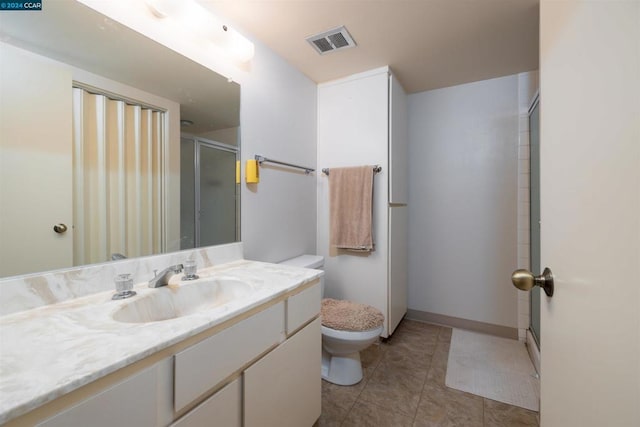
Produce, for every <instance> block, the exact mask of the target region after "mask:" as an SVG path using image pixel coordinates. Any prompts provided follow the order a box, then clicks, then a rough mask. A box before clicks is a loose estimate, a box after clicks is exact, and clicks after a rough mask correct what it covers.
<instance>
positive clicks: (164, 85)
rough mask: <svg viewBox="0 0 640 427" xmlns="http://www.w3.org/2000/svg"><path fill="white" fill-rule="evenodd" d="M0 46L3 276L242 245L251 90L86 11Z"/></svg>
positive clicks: (4, 39)
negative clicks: (241, 166) (245, 100)
mask: <svg viewBox="0 0 640 427" xmlns="http://www.w3.org/2000/svg"><path fill="white" fill-rule="evenodd" d="M0 40H1V41H0V277H6V276H11V275H16V274H25V273H34V272H39V271H43V270H51V269H56V268H65V267H71V266H73V265H82V264H86V263H95V262H104V261H108V260H110V259H111V255H112V254H113V253H121V254H124V255H126V256H128V257H135V256H143V255H150V254H154V253H158V252H168V251H175V250H179V249H181V248H187V247H194V246H204V245H211V244H218V243H227V242H231V241H236V240H238V239H239V197H238V184H236V179H235V176H236V160H237V157H238V151H239V149H240V146H239V134H240V128H239V109H240V108H239V104H240V87H239V85H238V84H236V83H231V82H229V81H228V80H227V79H226V78H225V77H223V76H220V75H218V74H216V73H214V72H212V71H211V70H208V69H206V68H204V67H202V66H200V65H199V64H196V63H194V62H192V61H191V60H189V59H187V58H185V57H183V56H181V55H179V54H177V53H175V52H173V51H171V50H169V49H168V48H166V47H164V46H161V45H159V44H158V43H155V42H154V41H152V40H150V39H147V38H146V37H144V36H142V35H140V34H138V33H136V32H135V31H133V30H131V29H129V28H127V27H124V26H122V25H120V24H118V23H116V22H113V21H111V20H110V19H108V18H106V17H104V16H103V15H101V14H99V13H98V12H95V11H94V10H92V9H90V8H88V7H86V6H84V5H82V4H80V3H78V2H75V1H59V2H48V3H47V7H46V8H43V10H42V11H41V12H38V13H34V12H19V13H7V14H1V15H0ZM74 87H75V88H76V89H74ZM74 90H75V91H77V92H76V95H74V92H73V91H74ZM78 91H79V92H78ZM74 99H75V106H74ZM74 109H75V111H76V113H78V112H82V113H83V114H80V115H76V118H75V119H74ZM98 113H100V114H107V115H110V116H111V118H110V119H109V120H106V121H104V122H101V121H98V120H97V117H98V116H99V115H98ZM83 116H84V117H83ZM87 118H89V119H88V122H87V123H85V122H86V121H87V120H85V119H87ZM127 118H130V119H131V120H132V121H133V123H135V126H133V127H125V128H118V126H117V124H118V122H119V121H120V122H124V121H125V119H127ZM81 119H82V120H81ZM181 123H182V125H183V126H182V127H181ZM181 135H182V136H183V138H182V141H185V140H186V141H190V142H189V143H188V144H191V145H192V147H191V151H192V152H191V154H190V156H191V157H188V156H187V158H181V152H183V153H184V152H185V149H183V148H182V147H183V146H184V143H182V144H181ZM82 138H86V141H82ZM154 139H155V140H156V142H153V141H154ZM186 152H188V150H186ZM183 168H186V169H185V170H182V169H183ZM183 181H184V182H183ZM187 202H189V203H190V205H189V206H188V207H185V205H184V204H185V203H187ZM145 211H146V213H144V212H145ZM183 211H184V212H183ZM183 215H185V218H183ZM112 224H115V225H112ZM63 225H64V226H66V231H63V230H64V229H65V227H63ZM181 228H182V229H181Z"/></svg>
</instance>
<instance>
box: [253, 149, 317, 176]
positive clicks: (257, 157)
mask: <svg viewBox="0 0 640 427" xmlns="http://www.w3.org/2000/svg"><path fill="white" fill-rule="evenodd" d="M255 159H256V160H257V161H258V164H259V165H262V163H264V162H267V163H275V164H277V165H283V166H289V167H290V168H296V169H302V170H303V171H304V173H306V174H307V175H308V174H310V173H311V172H313V171H315V169H313V168H308V167H306V166H300V165H294V164H293V163H287V162H281V161H280V160H273V159H268V158H266V157H264V156H260V155H259V154H256V155H255Z"/></svg>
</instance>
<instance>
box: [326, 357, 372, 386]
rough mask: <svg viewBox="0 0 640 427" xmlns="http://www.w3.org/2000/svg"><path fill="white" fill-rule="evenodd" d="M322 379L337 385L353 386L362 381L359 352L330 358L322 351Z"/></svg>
mask: <svg viewBox="0 0 640 427" xmlns="http://www.w3.org/2000/svg"><path fill="white" fill-rule="evenodd" d="M322 379H323V380H325V381H328V382H330V383H333V384H337V385H354V384H357V383H359V382H360V381H361V380H362V363H361V362H360V352H359V351H356V352H355V353H351V354H347V355H340V356H331V354H329V353H328V352H327V351H326V350H325V349H324V348H323V349H322Z"/></svg>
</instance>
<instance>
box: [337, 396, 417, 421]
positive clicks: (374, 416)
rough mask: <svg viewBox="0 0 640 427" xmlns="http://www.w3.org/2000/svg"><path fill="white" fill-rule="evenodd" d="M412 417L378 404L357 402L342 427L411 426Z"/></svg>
mask: <svg viewBox="0 0 640 427" xmlns="http://www.w3.org/2000/svg"><path fill="white" fill-rule="evenodd" d="M412 420H413V417H410V416H407V415H406V414H403V413H401V412H398V411H393V410H389V409H387V408H382V407H380V406H377V405H374V404H371V403H367V402H357V403H356V404H355V405H354V406H353V408H352V409H351V411H350V412H349V415H347V419H346V420H345V421H344V423H343V424H342V427H411V422H412Z"/></svg>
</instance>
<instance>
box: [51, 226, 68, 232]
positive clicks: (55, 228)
mask: <svg viewBox="0 0 640 427" xmlns="http://www.w3.org/2000/svg"><path fill="white" fill-rule="evenodd" d="M53 231H55V232H56V233H58V234H63V233H65V232H66V231H67V226H66V225H65V224H56V225H54V226H53Z"/></svg>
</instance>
